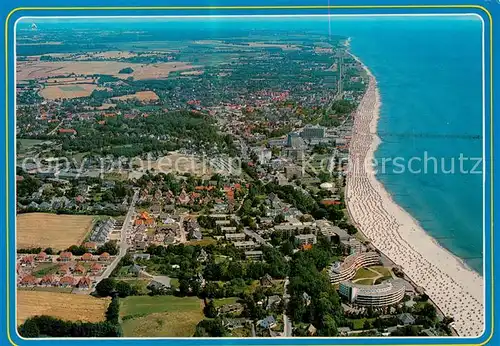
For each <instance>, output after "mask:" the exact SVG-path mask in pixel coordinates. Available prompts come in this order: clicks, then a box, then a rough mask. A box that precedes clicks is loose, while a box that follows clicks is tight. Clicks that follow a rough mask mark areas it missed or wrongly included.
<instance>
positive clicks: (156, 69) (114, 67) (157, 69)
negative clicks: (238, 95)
mask: <svg viewBox="0 0 500 346" xmlns="http://www.w3.org/2000/svg"><path fill="white" fill-rule="evenodd" d="M126 67H131V68H132V69H133V70H134V72H132V73H119V71H120V70H121V69H124V68H126ZM200 67H201V66H194V65H191V64H189V63H186V62H180V61H176V62H162V63H157V64H138V63H126V62H119V61H18V62H17V66H16V71H17V80H19V81H22V80H27V79H45V78H51V77H52V78H53V77H55V76H69V77H71V75H72V74H74V75H76V76H80V75H87V76H90V75H93V74H106V75H112V76H114V77H117V78H121V79H127V78H128V77H134V79H136V80H140V79H164V78H167V77H168V75H169V73H170V72H173V71H183V70H191V69H195V68H200Z"/></svg>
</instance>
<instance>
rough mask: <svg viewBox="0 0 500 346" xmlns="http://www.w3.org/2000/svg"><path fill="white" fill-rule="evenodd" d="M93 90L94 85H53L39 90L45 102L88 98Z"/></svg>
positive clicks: (95, 87)
mask: <svg viewBox="0 0 500 346" xmlns="http://www.w3.org/2000/svg"><path fill="white" fill-rule="evenodd" d="M95 89H97V85H96V84H55V85H49V86H46V87H45V88H43V89H42V90H40V95H41V96H42V97H43V98H44V99H47V100H56V99H74V98H77V97H86V96H89V95H90V94H92V91H94V90H95Z"/></svg>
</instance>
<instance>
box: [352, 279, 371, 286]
mask: <svg viewBox="0 0 500 346" xmlns="http://www.w3.org/2000/svg"><path fill="white" fill-rule="evenodd" d="M355 283H356V284H358V285H373V279H359V280H357V281H356V282H355Z"/></svg>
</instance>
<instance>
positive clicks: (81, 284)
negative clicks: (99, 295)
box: [76, 276, 92, 290]
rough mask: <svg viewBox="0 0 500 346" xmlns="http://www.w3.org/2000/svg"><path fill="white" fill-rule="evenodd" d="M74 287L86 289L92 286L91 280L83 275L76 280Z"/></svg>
mask: <svg viewBox="0 0 500 346" xmlns="http://www.w3.org/2000/svg"><path fill="white" fill-rule="evenodd" d="M76 287H77V288H78V289H81V290H88V289H90V288H92V280H91V279H90V278H89V277H88V276H84V277H82V278H81V279H80V280H79V281H78V283H77V284H76Z"/></svg>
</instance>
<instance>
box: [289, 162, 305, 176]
mask: <svg viewBox="0 0 500 346" xmlns="http://www.w3.org/2000/svg"><path fill="white" fill-rule="evenodd" d="M303 175H304V170H303V169H302V167H300V166H297V165H288V166H285V177H286V178H287V179H297V178H301V177H302V176H303Z"/></svg>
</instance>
